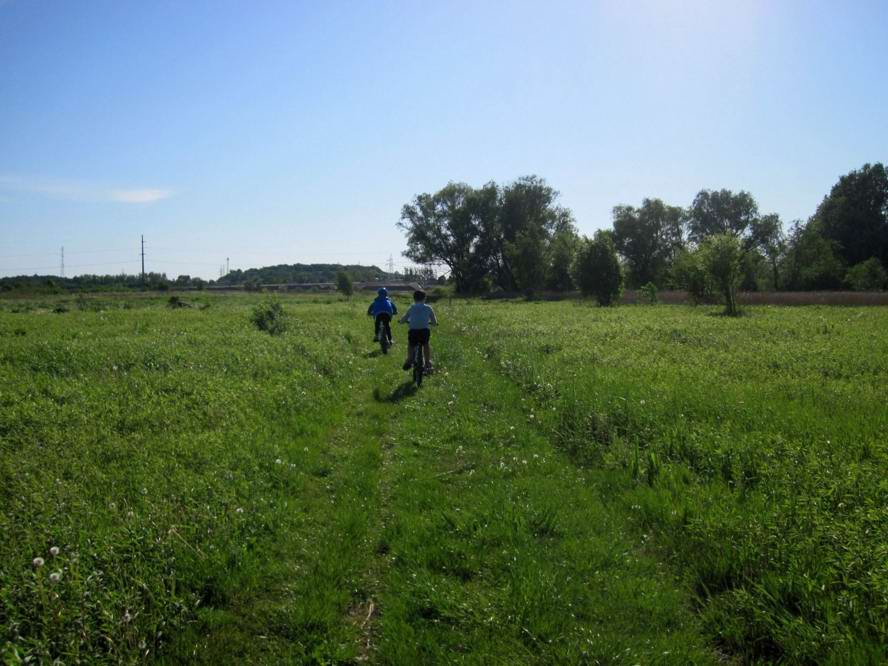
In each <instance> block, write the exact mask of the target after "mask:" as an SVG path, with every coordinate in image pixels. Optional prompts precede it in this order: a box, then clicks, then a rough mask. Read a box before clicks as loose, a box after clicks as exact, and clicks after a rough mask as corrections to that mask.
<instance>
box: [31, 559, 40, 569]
mask: <svg viewBox="0 0 888 666" xmlns="http://www.w3.org/2000/svg"><path fill="white" fill-rule="evenodd" d="M31 564H33V565H34V567H35V568H37V569H39V568H40V567H42V566H43V558H42V557H35V558H34V559H33V560H31Z"/></svg>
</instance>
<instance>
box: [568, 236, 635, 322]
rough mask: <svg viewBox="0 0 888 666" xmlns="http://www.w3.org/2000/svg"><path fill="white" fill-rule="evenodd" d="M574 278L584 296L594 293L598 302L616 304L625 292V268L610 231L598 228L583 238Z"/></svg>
mask: <svg viewBox="0 0 888 666" xmlns="http://www.w3.org/2000/svg"><path fill="white" fill-rule="evenodd" d="M573 272H574V281H575V282H576V284H577V286H578V287H579V288H580V291H581V292H582V293H583V295H585V296H595V298H596V299H597V300H598V304H599V305H602V306H604V305H612V304H614V303H616V302H617V301H618V300H619V298H620V294H622V292H623V269H622V267H621V266H620V261H619V259H618V258H617V252H616V250H615V249H614V242H613V239H612V238H611V234H610V233H608V232H604V231H596V232H595V236H594V237H593V238H584V239H583V240H582V242H581V243H580V248H579V250H578V251H577V257H576V260H575V262H574V271H573Z"/></svg>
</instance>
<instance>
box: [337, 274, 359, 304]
mask: <svg viewBox="0 0 888 666" xmlns="http://www.w3.org/2000/svg"><path fill="white" fill-rule="evenodd" d="M336 290H337V291H338V292H339V293H340V294H342V295H343V296H347V297H348V298H351V295H352V294H353V293H355V287H354V285H353V284H352V279H351V277H350V276H349V274H348V273H345V272H344V271H339V272H338V273H337V274H336Z"/></svg>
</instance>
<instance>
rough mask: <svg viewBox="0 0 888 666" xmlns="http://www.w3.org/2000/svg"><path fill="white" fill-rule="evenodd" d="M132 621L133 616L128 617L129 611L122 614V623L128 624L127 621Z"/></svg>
mask: <svg viewBox="0 0 888 666" xmlns="http://www.w3.org/2000/svg"><path fill="white" fill-rule="evenodd" d="M132 619H133V616H132V615H130V612H129V611H126V612H125V613H124V614H123V621H124V622H129V621H130V620H132Z"/></svg>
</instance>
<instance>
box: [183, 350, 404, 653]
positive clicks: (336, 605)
mask: <svg viewBox="0 0 888 666" xmlns="http://www.w3.org/2000/svg"><path fill="white" fill-rule="evenodd" d="M355 351H356V353H355V355H354V356H350V358H351V359H352V360H353V361H354V360H357V362H356V363H354V364H353V366H350V367H351V369H350V374H349V376H348V377H346V378H342V379H340V380H339V381H340V382H341V384H342V387H343V394H344V395H363V394H369V392H370V382H371V381H372V379H371V378H372V377H373V375H374V370H375V369H376V364H375V362H374V361H375V359H368V358H367V357H366V354H365V353H364V352H363V351H362V350H359V349H358V350H355ZM343 402H344V406H343V408H342V412H341V414H339V415H338V416H337V417H336V418H334V419H333V422H332V423H331V425H330V426H329V427H328V428H327V429H326V430H324V431H322V432H320V433H314V434H312V435H309V436H308V437H307V438H306V437H302V436H296V437H295V439H293V435H292V434H291V433H287V432H286V431H284V430H281V431H280V432H277V431H274V432H275V433H276V436H277V437H278V438H280V439H287V438H291V439H293V441H292V443H291V444H290V445H289V446H288V448H289V449H291V450H293V451H296V452H300V451H302V452H304V453H305V460H304V461H303V462H302V464H301V465H300V467H299V469H298V470H295V471H293V472H292V474H290V476H289V477H288V478H287V479H286V481H285V482H286V483H287V484H288V488H287V490H288V492H287V495H286V496H287V501H288V503H290V504H292V506H293V511H292V515H291V519H290V520H289V521H288V523H287V524H286V525H282V526H281V529H280V530H279V533H278V534H277V535H276V537H277V538H276V539H275V541H274V542H272V543H269V544H267V548H268V551H267V552H266V553H265V555H264V557H263V558H262V561H261V562H260V563H259V565H258V566H257V567H254V568H253V570H251V571H248V572H244V573H243V575H242V577H240V578H239V579H238V580H237V581H236V582H232V584H230V585H229V586H228V587H230V588H233V589H234V590H235V593H234V596H233V598H231V599H228V600H227V602H226V603H225V604H224V605H223V606H222V607H220V608H211V609H205V610H204V611H203V613H202V614H201V617H200V620H199V622H198V624H197V626H196V627H195V630H194V631H193V632H191V633H190V634H189V635H187V636H184V637H181V638H180V640H179V641H178V643H177V644H176V645H175V646H174V649H173V650H172V651H171V652H170V653H169V655H168V659H167V661H170V662H179V661H185V660H187V661H189V662H192V661H196V662H201V663H281V662H286V663H316V662H319V663H331V662H332V663H342V662H349V661H353V660H354V659H356V658H357V657H358V649H357V647H356V646H357V645H358V644H359V642H358V640H357V639H356V635H357V634H358V629H357V628H356V627H355V626H354V625H353V623H352V622H350V621H348V619H347V618H348V616H349V613H350V611H353V609H355V608H356V607H357V606H358V604H359V602H360V601H361V600H363V599H364V598H366V596H367V594H366V592H365V590H364V583H365V580H364V578H365V572H366V571H367V570H368V568H369V567H370V564H368V562H369V561H370V560H372V558H373V542H372V540H371V538H370V536H369V535H370V532H371V530H372V529H373V528H374V525H375V524H376V523H377V522H378V515H377V511H376V507H377V506H378V505H379V501H378V499H377V495H378V492H379V481H378V475H379V472H380V464H381V456H380V441H382V440H383V438H384V436H385V432H386V430H387V428H388V426H389V424H388V422H387V421H385V420H383V419H380V418H374V417H375V416H378V414H374V413H373V410H374V405H373V404H372V403H369V402H367V401H364V400H357V401H355V400H343ZM283 467H286V465H283Z"/></svg>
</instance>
